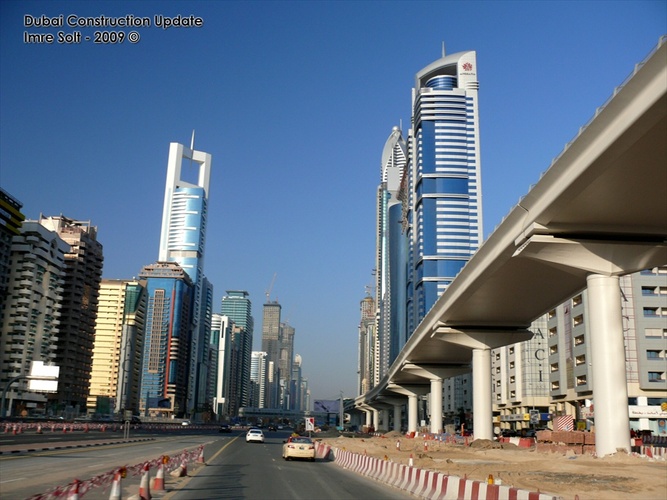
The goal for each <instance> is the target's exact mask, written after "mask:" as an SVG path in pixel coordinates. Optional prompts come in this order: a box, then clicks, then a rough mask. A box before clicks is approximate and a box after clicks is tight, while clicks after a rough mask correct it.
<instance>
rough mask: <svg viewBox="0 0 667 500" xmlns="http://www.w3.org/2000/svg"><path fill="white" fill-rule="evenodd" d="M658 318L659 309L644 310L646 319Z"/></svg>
mask: <svg viewBox="0 0 667 500" xmlns="http://www.w3.org/2000/svg"><path fill="white" fill-rule="evenodd" d="M657 316H658V308H657V307H645V308H644V317H645V318H655V317H657Z"/></svg>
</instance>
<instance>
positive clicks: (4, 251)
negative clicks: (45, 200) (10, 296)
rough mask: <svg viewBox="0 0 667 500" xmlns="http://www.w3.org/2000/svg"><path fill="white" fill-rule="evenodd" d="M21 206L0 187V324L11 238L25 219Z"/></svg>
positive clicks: (5, 292)
mask: <svg viewBox="0 0 667 500" xmlns="http://www.w3.org/2000/svg"><path fill="white" fill-rule="evenodd" d="M22 206H23V204H22V203H21V202H20V201H18V200H17V199H15V198H14V197H12V196H11V195H10V194H9V193H7V192H6V191H5V190H4V189H2V188H0V325H2V315H3V310H4V308H3V305H4V304H5V298H6V296H7V287H8V283H9V273H10V266H9V258H10V255H11V249H12V238H13V237H14V236H17V235H19V234H20V233H21V224H22V223H23V221H24V220H25V216H24V215H23V214H22V213H21V207H22Z"/></svg>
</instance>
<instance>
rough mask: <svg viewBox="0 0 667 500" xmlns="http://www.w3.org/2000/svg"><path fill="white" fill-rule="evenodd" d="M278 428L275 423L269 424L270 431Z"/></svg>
mask: <svg viewBox="0 0 667 500" xmlns="http://www.w3.org/2000/svg"><path fill="white" fill-rule="evenodd" d="M277 430H278V429H277V428H276V426H275V425H269V431H271V432H276V431H277Z"/></svg>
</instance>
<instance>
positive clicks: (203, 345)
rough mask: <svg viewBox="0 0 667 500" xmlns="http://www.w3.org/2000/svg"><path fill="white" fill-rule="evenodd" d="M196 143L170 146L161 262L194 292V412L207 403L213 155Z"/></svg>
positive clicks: (191, 377)
mask: <svg viewBox="0 0 667 500" xmlns="http://www.w3.org/2000/svg"><path fill="white" fill-rule="evenodd" d="M192 138H193V140H192V144H191V146H190V148H186V147H185V146H183V145H182V144H178V143H175V142H172V143H171V144H170V145H169V160H168V164H167V182H166V186H165V191H164V208H163V211H162V230H161V233H160V249H159V254H158V261H159V262H176V263H178V265H179V266H180V267H181V268H182V269H183V270H184V271H185V272H186V273H188V275H189V276H190V279H191V280H192V282H193V284H194V287H195V290H194V294H193V305H192V310H193V314H192V318H193V319H192V337H191V344H190V350H191V352H190V366H189V369H188V395H187V397H188V406H189V407H191V408H196V407H201V406H203V405H204V404H205V403H206V401H205V398H206V394H205V387H206V383H207V377H208V367H206V366H203V364H204V359H205V351H206V349H207V347H208V344H209V339H208V335H209V333H210V328H211V324H210V312H209V311H208V308H207V305H206V301H207V300H208V291H207V289H206V286H205V285H204V283H205V281H204V280H205V278H204V273H203V270H204V246H205V242H206V225H207V218H208V213H207V210H208V196H209V185H210V179H211V155H210V154H208V153H204V152H202V151H196V150H194V133H193V137H192ZM184 163H185V164H184ZM207 314H209V315H208V316H207ZM198 375H200V376H199V377H198Z"/></svg>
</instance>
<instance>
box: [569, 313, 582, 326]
mask: <svg viewBox="0 0 667 500" xmlns="http://www.w3.org/2000/svg"><path fill="white" fill-rule="evenodd" d="M572 322H573V324H574V326H579V325H582V324H583V323H584V315H583V314H579V315H578V316H575V317H574V318H573V319H572Z"/></svg>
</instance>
